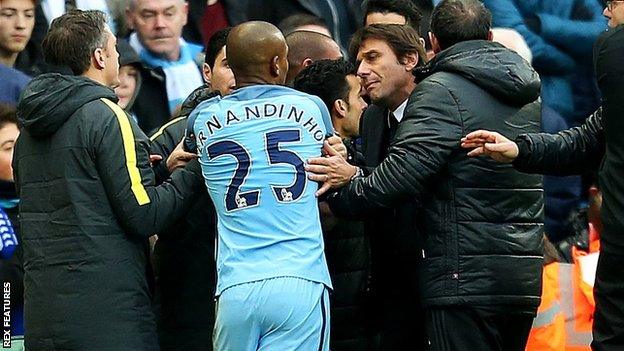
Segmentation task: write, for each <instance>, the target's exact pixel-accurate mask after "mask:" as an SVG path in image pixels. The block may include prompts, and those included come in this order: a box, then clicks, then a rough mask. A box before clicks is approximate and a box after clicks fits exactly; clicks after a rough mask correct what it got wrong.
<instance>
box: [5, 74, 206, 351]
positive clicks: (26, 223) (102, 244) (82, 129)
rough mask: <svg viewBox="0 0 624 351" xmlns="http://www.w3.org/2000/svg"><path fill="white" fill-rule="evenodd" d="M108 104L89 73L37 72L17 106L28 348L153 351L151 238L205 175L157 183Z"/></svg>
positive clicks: (141, 149)
mask: <svg viewBox="0 0 624 351" xmlns="http://www.w3.org/2000/svg"><path fill="white" fill-rule="evenodd" d="M116 101H117V98H116V97H115V94H114V93H113V91H112V90H111V89H109V88H107V87H104V86H102V85H100V84H98V83H96V82H95V81H92V80H90V79H88V78H84V77H73V76H63V75H59V74H45V75H41V76H39V77H37V78H35V79H34V80H33V81H32V82H31V83H30V84H29V85H28V86H27V87H26V89H25V90H24V92H23V93H22V98H21V100H20V102H19V104H18V121H19V123H20V126H21V127H22V133H21V135H20V137H19V138H18V140H17V143H16V146H15V154H14V157H13V169H14V172H15V180H16V186H17V189H18V195H19V197H20V199H21V200H20V204H19V210H20V225H21V234H22V246H23V250H24V270H25V277H24V289H25V321H26V325H25V329H26V335H25V345H26V348H27V349H31V350H38V351H40V350H42V351H46V350H111V351H113V350H115V351H116V350H146V351H148V350H149V351H152V350H157V349H158V344H157V340H156V328H155V322H154V315H153V312H152V307H151V300H150V293H149V289H148V280H147V276H146V271H147V267H148V266H147V262H148V257H147V238H148V237H149V236H150V235H152V234H153V233H155V232H158V231H160V230H162V229H163V228H165V227H166V226H168V225H170V224H171V223H172V222H173V221H174V220H176V219H177V218H178V217H180V215H182V214H183V213H184V212H185V211H186V210H187V209H188V207H189V205H191V203H192V201H193V199H194V192H195V189H197V188H198V187H200V186H201V185H202V184H203V179H202V176H201V173H200V170H199V164H198V163H197V162H194V163H189V165H188V166H187V167H186V168H185V169H182V170H180V171H176V172H174V173H173V174H172V176H171V181H170V182H166V183H164V184H163V185H161V186H158V187H155V186H154V173H153V171H152V169H151V167H150V164H149V155H148V146H149V141H148V139H147V137H146V136H145V135H144V134H143V133H142V132H141V131H140V129H139V128H138V126H137V125H136V124H135V123H134V122H133V121H132V119H131V118H128V116H127V115H126V114H125V113H124V112H123V110H121V108H119V106H117V105H116Z"/></svg>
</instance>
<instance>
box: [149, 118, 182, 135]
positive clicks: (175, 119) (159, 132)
mask: <svg viewBox="0 0 624 351" xmlns="http://www.w3.org/2000/svg"><path fill="white" fill-rule="evenodd" d="M183 118H186V116H181V117H178V118H174V119H172V120H171V121H169V122H167V123H165V124H164V125H163V126H162V127H160V129H158V131H157V132H156V133H154V135H152V136H151V137H150V141H154V139H156V138H158V137H159V136H160V135H161V134H162V133H163V132H164V131H165V129H166V128H167V127H169V126H170V125H172V124H174V123H175V122H177V121H179V120H181V119H183Z"/></svg>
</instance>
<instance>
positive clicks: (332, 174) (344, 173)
mask: <svg viewBox="0 0 624 351" xmlns="http://www.w3.org/2000/svg"><path fill="white" fill-rule="evenodd" d="M323 153H324V154H325V155H326V156H325V157H315V158H311V159H309V160H308V162H307V163H306V165H305V170H306V172H308V179H310V180H313V181H315V182H319V183H323V185H322V186H321V188H320V189H319V190H318V191H317V192H316V196H321V195H323V194H324V193H325V192H326V191H328V190H329V189H335V188H340V187H342V186H344V185H345V184H347V183H349V181H350V180H351V177H353V175H354V174H355V173H356V172H357V167H355V166H352V165H350V164H349V163H347V161H346V160H345V159H344V157H342V155H341V154H340V153H339V152H338V151H336V150H335V149H334V148H333V147H332V146H331V145H329V142H328V141H327V140H325V142H324V143H323Z"/></svg>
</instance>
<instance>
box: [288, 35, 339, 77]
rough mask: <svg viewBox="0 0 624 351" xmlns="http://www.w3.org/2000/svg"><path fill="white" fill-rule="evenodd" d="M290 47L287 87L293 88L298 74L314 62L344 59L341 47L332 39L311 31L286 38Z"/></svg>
mask: <svg viewBox="0 0 624 351" xmlns="http://www.w3.org/2000/svg"><path fill="white" fill-rule="evenodd" d="M286 44H287V45H288V74H287V75H286V85H288V86H292V83H293V80H294V79H295V77H296V76H297V74H298V73H299V72H300V71H301V70H302V69H304V68H306V67H307V66H309V65H310V64H311V63H312V62H314V61H317V60H322V59H330V60H335V59H337V58H340V57H342V53H341V52H340V47H338V44H337V43H336V42H335V41H334V40H333V39H332V38H330V37H328V36H326V35H323V34H320V33H317V32H310V31H296V32H292V33H290V34H289V35H288V36H286Z"/></svg>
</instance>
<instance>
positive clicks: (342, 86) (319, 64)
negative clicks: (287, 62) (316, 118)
mask: <svg viewBox="0 0 624 351" xmlns="http://www.w3.org/2000/svg"><path fill="white" fill-rule="evenodd" d="M350 74H353V75H355V68H354V67H353V65H352V64H351V63H349V62H347V61H346V60H344V59H337V60H319V61H316V62H313V63H312V64H311V65H309V66H308V67H306V68H304V69H303V70H301V72H299V74H297V77H295V82H294V84H293V87H294V88H295V89H297V90H299V91H302V92H304V93H308V94H311V95H316V96H318V97H319V98H321V100H323V102H324V103H325V105H326V106H327V109H328V110H330V111H331V110H332V106H333V105H334V101H336V100H338V99H343V100H346V101H347V102H349V82H348V81H347V75H350Z"/></svg>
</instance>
